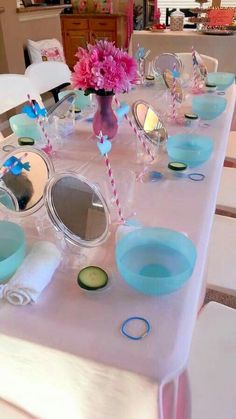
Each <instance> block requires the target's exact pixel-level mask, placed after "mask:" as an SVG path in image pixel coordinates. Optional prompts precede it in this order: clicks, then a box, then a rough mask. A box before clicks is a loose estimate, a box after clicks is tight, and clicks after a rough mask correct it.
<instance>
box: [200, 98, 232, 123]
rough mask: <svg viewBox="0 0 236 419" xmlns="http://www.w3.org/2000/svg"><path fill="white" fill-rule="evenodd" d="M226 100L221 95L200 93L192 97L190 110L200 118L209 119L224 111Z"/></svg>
mask: <svg viewBox="0 0 236 419" xmlns="http://www.w3.org/2000/svg"><path fill="white" fill-rule="evenodd" d="M226 105H227V100H226V99H225V98H224V97H222V96H216V95H211V94H210V95H201V96H195V97H193V99H192V110H193V112H194V113H196V114H197V115H198V116H199V118H201V119H202V120H206V121H208V120H211V119H215V118H217V116H219V115H220V114H222V112H224V110H225V108H226Z"/></svg>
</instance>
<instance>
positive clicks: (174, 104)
mask: <svg viewBox="0 0 236 419" xmlns="http://www.w3.org/2000/svg"><path fill="white" fill-rule="evenodd" d="M175 74H176V63H174V65H173V85H172V89H171V97H172V119H173V120H174V121H176V117H177V114H176V77H175Z"/></svg>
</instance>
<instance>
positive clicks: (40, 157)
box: [0, 147, 54, 215]
mask: <svg viewBox="0 0 236 419" xmlns="http://www.w3.org/2000/svg"><path fill="white" fill-rule="evenodd" d="M53 172H54V169H53V165H52V162H51V161H50V160H49V158H48V156H47V155H46V154H45V153H43V152H42V151H40V150H37V149H34V148H32V147H20V148H17V149H15V150H14V151H13V152H12V153H10V154H8V155H7V156H6V157H5V158H4V160H3V161H2V163H1V165H0V178H1V186H2V187H3V189H4V190H5V189H7V190H9V191H10V193H11V196H14V201H17V205H16V206H14V207H13V208H10V209H12V210H15V211H19V212H20V213H21V214H22V215H29V214H32V213H34V212H35V211H37V210H38V209H39V208H40V207H41V206H42V205H43V192H44V188H45V185H46V183H47V181H48V179H49V177H50V176H51V175H52V173H53ZM8 202H9V201H8ZM5 206H6V208H8V209H9V206H8V205H5Z"/></svg>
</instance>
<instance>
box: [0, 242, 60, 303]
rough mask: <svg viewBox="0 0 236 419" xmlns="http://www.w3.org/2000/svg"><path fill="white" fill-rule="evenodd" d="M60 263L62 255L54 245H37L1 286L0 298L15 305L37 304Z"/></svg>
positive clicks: (44, 243) (47, 243)
mask: <svg viewBox="0 0 236 419" xmlns="http://www.w3.org/2000/svg"><path fill="white" fill-rule="evenodd" d="M60 261H61V253H60V251H59V250H58V249H57V247H56V246H55V245H54V244H53V243H50V242H47V241H40V242H37V243H35V244H34V245H33V247H32V249H31V251H30V253H29V254H28V255H27V256H26V258H25V260H24V262H23V263H22V265H21V266H20V267H19V269H18V270H17V271H16V273H15V274H14V275H13V276H12V278H11V279H10V280H9V281H8V283H7V284H5V285H0V297H1V298H5V299H7V300H8V301H9V303H11V304H14V305H26V304H29V303H35V302H36V301H37V299H38V297H39V295H40V293H41V292H42V291H43V289H44V288H45V287H46V286H47V285H48V284H49V282H50V280H51V278H52V276H53V274H54V272H55V270H56V269H57V267H58V266H59V264H60Z"/></svg>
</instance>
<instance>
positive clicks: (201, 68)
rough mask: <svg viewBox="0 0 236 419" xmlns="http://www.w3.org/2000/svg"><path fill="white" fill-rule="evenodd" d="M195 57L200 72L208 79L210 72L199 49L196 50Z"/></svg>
mask: <svg viewBox="0 0 236 419" xmlns="http://www.w3.org/2000/svg"><path fill="white" fill-rule="evenodd" d="M195 57H196V62H197V67H198V70H199V73H200V75H201V77H202V78H203V79H206V78H207V74H208V71H207V67H206V64H205V63H204V61H203V59H202V56H201V55H200V54H199V53H198V52H197V51H195Z"/></svg>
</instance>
